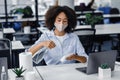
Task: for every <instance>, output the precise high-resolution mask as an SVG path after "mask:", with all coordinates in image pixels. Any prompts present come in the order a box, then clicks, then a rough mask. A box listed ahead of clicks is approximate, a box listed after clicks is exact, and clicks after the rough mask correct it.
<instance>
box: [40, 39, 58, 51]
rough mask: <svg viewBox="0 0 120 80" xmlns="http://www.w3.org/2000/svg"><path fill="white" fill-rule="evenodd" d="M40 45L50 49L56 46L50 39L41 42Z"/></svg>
mask: <svg viewBox="0 0 120 80" xmlns="http://www.w3.org/2000/svg"><path fill="white" fill-rule="evenodd" d="M42 45H43V46H44V47H47V48H50V49H52V48H54V47H55V46H56V45H55V43H54V42H53V41H51V40H49V41H44V42H42Z"/></svg>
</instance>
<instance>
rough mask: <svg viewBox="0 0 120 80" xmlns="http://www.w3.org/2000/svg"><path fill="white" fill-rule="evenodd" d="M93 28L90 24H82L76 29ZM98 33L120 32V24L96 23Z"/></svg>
mask: <svg viewBox="0 0 120 80" xmlns="http://www.w3.org/2000/svg"><path fill="white" fill-rule="evenodd" d="M82 28H91V26H90V25H80V26H77V27H76V29H82ZM95 29H96V35H110V34H120V24H101V25H95Z"/></svg>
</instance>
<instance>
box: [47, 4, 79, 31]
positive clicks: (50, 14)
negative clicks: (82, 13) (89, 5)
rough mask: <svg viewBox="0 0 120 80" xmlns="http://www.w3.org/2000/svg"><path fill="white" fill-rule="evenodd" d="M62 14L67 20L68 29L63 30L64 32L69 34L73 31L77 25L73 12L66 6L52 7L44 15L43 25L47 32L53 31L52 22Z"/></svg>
mask: <svg viewBox="0 0 120 80" xmlns="http://www.w3.org/2000/svg"><path fill="white" fill-rule="evenodd" d="M61 12H64V13H65V14H66V16H67V18H68V27H67V28H66V29H65V32H67V33H69V32H72V30H74V29H75V27H76V24H77V19H76V14H75V11H74V10H73V9H71V8H69V7H67V6H54V7H51V8H50V9H49V10H48V11H47V13H46V15H45V25H46V27H47V28H48V29H49V30H52V29H54V27H55V26H54V22H55V19H56V17H57V16H58V15H59V14H60V13H61Z"/></svg>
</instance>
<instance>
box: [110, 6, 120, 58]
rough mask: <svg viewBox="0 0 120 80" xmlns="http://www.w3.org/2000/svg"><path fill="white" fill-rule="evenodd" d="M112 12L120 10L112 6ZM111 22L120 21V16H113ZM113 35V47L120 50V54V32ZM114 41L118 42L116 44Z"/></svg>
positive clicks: (117, 12)
mask: <svg viewBox="0 0 120 80" xmlns="http://www.w3.org/2000/svg"><path fill="white" fill-rule="evenodd" d="M110 14H120V11H119V9H117V8H112V9H111V10H110ZM110 23H113V24H115V23H120V18H119V17H111V18H110ZM111 37H112V49H113V50H114V49H116V50H118V52H119V56H120V34H117V35H111ZM114 43H116V45H115V44H114Z"/></svg>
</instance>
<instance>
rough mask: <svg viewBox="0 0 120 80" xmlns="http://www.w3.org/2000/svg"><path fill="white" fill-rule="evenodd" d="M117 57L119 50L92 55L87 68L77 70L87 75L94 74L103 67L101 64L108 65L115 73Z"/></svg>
mask: <svg viewBox="0 0 120 80" xmlns="http://www.w3.org/2000/svg"><path fill="white" fill-rule="evenodd" d="M116 56H117V50H110V51H104V52H97V53H90V54H89V58H88V64H87V67H82V68H76V69H77V70H79V71H81V72H83V73H86V74H94V73H97V72H98V67H99V66H101V64H108V66H109V67H110V68H111V70H112V71H113V70H114V65H115V61H116Z"/></svg>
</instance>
